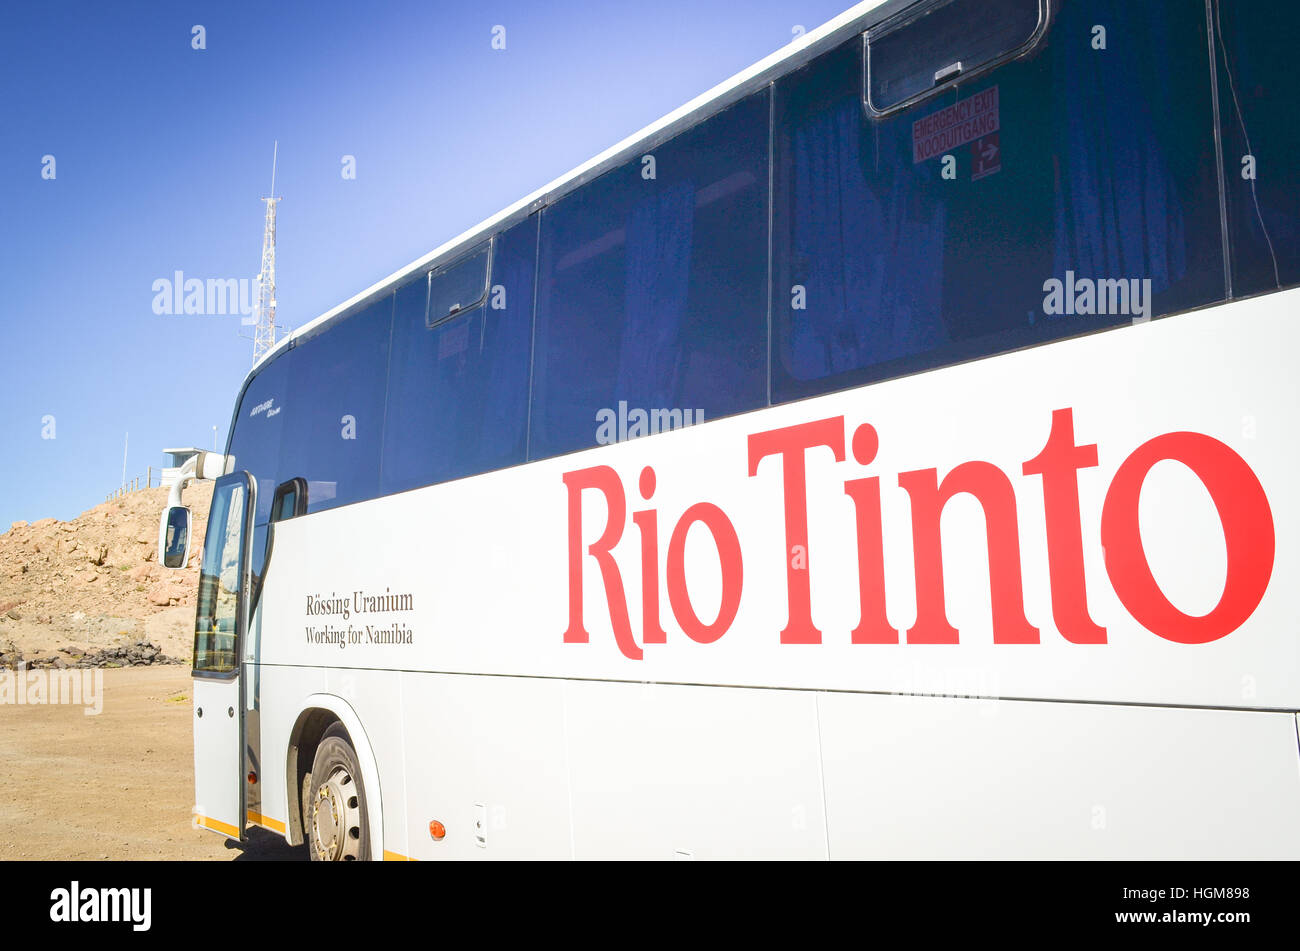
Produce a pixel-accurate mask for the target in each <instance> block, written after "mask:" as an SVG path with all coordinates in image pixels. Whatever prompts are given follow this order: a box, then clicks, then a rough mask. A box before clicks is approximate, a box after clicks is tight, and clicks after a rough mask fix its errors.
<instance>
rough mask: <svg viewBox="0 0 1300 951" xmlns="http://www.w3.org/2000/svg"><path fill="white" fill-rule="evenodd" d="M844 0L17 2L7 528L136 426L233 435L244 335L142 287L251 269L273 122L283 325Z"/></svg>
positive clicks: (3, 213) (5, 146) (108, 485)
mask: <svg viewBox="0 0 1300 951" xmlns="http://www.w3.org/2000/svg"><path fill="white" fill-rule="evenodd" d="M850 5H851V3H850V0H750V2H748V3H745V4H742V5H737V4H735V3H734V2H729V0H658V2H655V3H636V2H618V0H614V2H602V3H592V2H590V0H586V2H575V0H552V2H538V0H532V2H526V0H500V2H496V3H479V2H450V0H424V2H420V3H415V2H409V3H408V2H389V3H385V2H376V3H370V4H358V3H339V2H328V0H325V2H313V3H275V4H268V3H265V2H221V3H215V2H213V3H202V4H185V3H167V2H161V0H160V2H154V3H138V2H129V0H126V2H114V3H103V2H86V3H79V4H67V3H44V2H42V3H26V4H22V5H19V4H9V5H7V6H6V11H5V18H4V23H3V24H0V90H3V92H2V93H0V123H2V125H3V130H4V132H3V138H2V139H0V143H2V145H0V278H3V282H4V287H5V292H6V293H5V298H4V307H3V310H2V311H0V406H2V407H3V410H2V411H0V439H3V442H2V443H0V444H2V445H3V446H4V449H5V454H4V458H3V461H2V462H0V531H5V530H7V529H8V526H9V523H10V522H12V521H14V520H17V519H26V520H35V519H38V518H44V517H46V516H55V517H58V518H62V519H68V518H72V517H74V516H75V515H76V514H78V513H79V512H81V511H83V510H84V509H87V508H90V507H91V506H93V505H95V504H97V503H99V502H102V501H103V499H104V497H105V495H107V494H108V493H109V492H110V491H112V490H113V489H114V488H115V487H116V486H117V485H118V484H119V482H120V480H121V475H122V455H123V453H122V450H123V439H124V434H126V433H128V432H129V433H130V445H129V453H128V458H127V477H128V478H132V477H135V476H141V477H143V475H144V473H145V467H146V466H147V465H153V466H154V467H155V468H156V467H158V466H160V465H161V464H162V463H163V462H164V457H163V456H162V453H161V450H162V449H163V448H164V447H165V446H175V445H181V446H185V445H198V446H203V447H209V448H210V447H211V445H212V438H213V433H212V426H213V425H216V426H218V438H219V440H220V442H221V444H222V445H224V442H225V438H226V429H227V426H228V425H229V421H230V415H231V412H232V409H233V403H234V399H235V396H236V394H237V391H238V387H239V385H240V383H241V381H242V380H243V377H244V375H245V374H246V373H247V371H248V369H249V367H250V366H251V363H252V342H251V340H249V339H245V338H244V337H241V336H240V333H241V332H242V333H244V334H248V333H249V331H250V328H244V327H241V326H240V322H239V317H237V316H233V317H232V316H226V317H204V316H159V315H156V314H155V313H154V312H153V306H152V305H153V299H154V292H153V290H152V285H153V282H154V281H155V280H157V279H159V278H169V279H170V278H171V277H172V275H173V272H175V271H178V270H179V271H183V272H184V273H185V275H186V276H187V277H198V278H201V279H208V278H250V279H251V278H253V277H254V276H255V275H256V273H257V270H258V266H259V259H260V253H261V234H262V223H263V214H264V211H263V208H264V206H263V205H262V203H261V202H260V201H259V200H258V199H259V198H261V197H262V196H264V195H266V194H267V192H268V191H269V189H270V181H269V179H270V165H271V152H272V143H273V142H274V141H276V140H277V139H278V140H279V169H278V174H277V181H276V192H277V193H278V194H279V195H280V196H282V197H283V201H282V203H281V204H280V207H279V219H278V235H279V241H278V247H277V254H278V261H277V264H278V267H277V283H278V291H279V292H278V300H277V304H278V314H277V319H278V322H279V324H280V325H281V326H288V327H295V326H298V325H299V324H302V323H305V322H306V321H308V320H311V319H312V318H313V317H316V316H317V315H319V314H320V313H322V312H324V311H326V310H328V309H329V308H331V307H333V306H335V305H337V304H339V303H342V302H343V301H344V300H346V299H347V298H349V297H351V296H352V295H353V294H355V293H357V292H358V291H360V290H362V289H364V288H366V287H367V286H369V285H370V284H372V283H374V282H375V281H376V280H378V279H380V278H382V277H384V276H386V275H387V274H389V273H391V272H392V271H394V270H396V269H397V268H399V267H401V266H402V265H405V264H407V263H409V262H410V261H412V260H414V259H415V258H417V257H419V256H421V255H423V254H425V253H427V252H428V251H430V250H432V249H433V248H434V247H436V246H437V245H438V244H440V243H442V242H443V241H444V240H446V239H448V238H450V237H452V236H454V235H456V234H457V233H459V232H460V231H462V230H463V229H464V228H466V227H468V226H470V225H473V224H475V223H476V222H478V221H480V220H482V219H484V218H486V217H488V216H489V215H491V214H493V213H494V212H496V211H498V210H500V209H501V208H503V207H505V206H506V205H508V204H510V203H512V202H514V201H515V200H517V199H519V198H522V197H523V196H524V195H525V194H527V193H528V192H530V191H532V190H533V189H535V188H537V187H539V186H540V185H543V184H545V183H546V182H547V181H549V180H551V179H552V178H554V177H555V176H557V175H559V174H562V173H563V172H565V171H567V170H569V169H570V168H572V167H574V166H576V165H578V164H580V163H581V162H583V161H585V160H586V159H588V158H590V157H591V156H593V155H595V154H596V153H597V152H599V151H601V150H603V149H604V148H606V147H608V146H610V145H612V144H614V143H615V142H616V141H618V140H619V139H621V138H623V137H624V136H626V135H628V134H630V133H632V132H635V131H636V130H637V129H639V128H641V127H642V126H644V125H646V124H647V123H649V122H651V121H653V120H655V119H657V118H658V117H660V116H661V115H663V114H664V113H667V112H669V111H671V110H673V109H674V108H676V107H677V106H679V105H681V104H683V103H684V102H686V101H687V100H688V99H691V98H692V97H694V96H696V95H698V94H699V93H701V92H704V91H705V90H706V89H707V88H709V87H710V86H712V85H714V84H716V83H718V82H720V81H722V80H724V79H726V78H727V77H728V76H730V75H732V74H733V73H735V72H737V71H739V70H741V69H743V68H744V67H746V66H748V65H750V64H751V63H753V62H755V61H757V60H759V59H761V58H762V57H763V56H766V55H767V54H769V53H771V52H773V51H774V50H776V49H779V48H780V47H782V46H783V45H785V44H786V43H788V42H789V40H790V39H791V37H792V36H793V32H792V31H793V28H794V27H795V26H796V25H800V26H803V27H805V28H806V29H809V30H811V29H812V28H814V27H816V26H818V25H820V24H821V23H823V22H825V21H826V20H828V19H830V18H832V17H833V16H835V15H836V14H838V13H839V12H841V11H842V10H844V9H847V7H848V6H850ZM196 24H199V25H202V26H203V27H204V30H205V42H206V49H203V50H195V49H193V48H192V36H193V29H192V28H193V26H194V25H196ZM497 25H502V26H504V27H505V40H506V48H505V49H504V50H494V49H493V48H492V42H491V41H492V30H493V27H494V26H497ZM46 155H51V156H53V157H54V173H55V177H54V178H53V179H47V178H43V177H42V168H43V164H48V163H44V159H43V157H44V156H46ZM345 155H352V156H355V163H356V178H355V179H354V180H347V179H345V178H344V177H343V176H342V174H341V170H342V167H343V166H342V161H343V156H345ZM49 417H52V431H51V420H50V419H49ZM50 435H53V438H43V437H48V436H50Z"/></svg>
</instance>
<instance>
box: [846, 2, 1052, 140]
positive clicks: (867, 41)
mask: <svg viewBox="0 0 1300 951" xmlns="http://www.w3.org/2000/svg"><path fill="white" fill-rule="evenodd" d="M951 2H953V0H917V2H916V3H914V4H912V5H910V6H908V7H906V8H905V9H903V10H901V11H899V12H898V13H896V14H895V15H893V16H891V17H887V18H886V19H884V20H882V21H880V22H879V23H875V24H873V25H872V26H871V27H869V28H868V29H867V30H866V31H865V32H863V34H862V96H861V99H862V105H863V108H864V109H866V111H867V115H868V116H869V117H870V118H872V119H884V118H886V117H888V116H892V115H894V114H895V113H899V112H903V111H905V110H907V109H910V108H912V107H913V106H915V105H918V104H919V103H922V102H924V101H926V100H927V99H930V98H931V97H933V96H935V95H938V94H939V93H941V92H944V91H946V90H948V89H951V88H952V87H954V86H956V85H957V84H958V83H964V82H969V81H970V80H972V79H977V78H979V77H980V76H982V75H984V74H985V73H989V72H992V71H993V70H995V69H997V68H998V67H999V66H1002V65H1003V64H1004V63H1008V62H1010V61H1011V60H1013V59H1019V58H1020V57H1022V56H1025V55H1026V54H1028V53H1030V52H1032V51H1033V50H1034V49H1035V48H1036V47H1037V46H1038V45H1039V44H1040V43H1042V41H1043V38H1044V37H1045V36H1047V31H1048V27H1049V26H1050V24H1051V20H1052V12H1053V9H1052V0H1035V2H1036V3H1037V4H1038V26H1036V27H1035V28H1034V31H1033V33H1031V34H1030V35H1029V39H1027V40H1026V41H1025V42H1024V43H1022V44H1020V45H1019V46H1017V47H1014V48H1013V49H1010V50H1007V51H1006V52H1004V53H1001V54H1000V55H998V56H995V57H994V58H992V59H990V60H986V61H985V62H983V63H981V64H980V65H978V66H976V67H974V68H973V69H969V70H963V71H961V72H959V73H954V74H953V75H952V76H950V77H948V78H946V79H945V80H944V81H943V82H941V83H936V84H935V85H933V86H931V87H930V88H929V89H926V90H923V91H922V92H919V93H914V94H913V95H911V96H908V97H907V98H906V99H903V100H902V101H900V102H897V103H894V104H893V105H892V106H887V107H886V108H884V109H877V108H876V105H875V103H873V102H872V101H871V44H872V42H873V41H874V40H876V39H879V38H881V37H882V36H888V35H889V34H890V33H893V32H895V31H897V30H900V29H903V28H904V27H906V26H908V25H910V24H912V23H914V22H915V21H917V20H919V19H921V18H922V17H923V16H926V15H927V14H929V13H930V12H931V11H933V10H935V9H936V8H937V7H939V6H941V5H943V4H946V3H951ZM1058 2H1059V0H1058Z"/></svg>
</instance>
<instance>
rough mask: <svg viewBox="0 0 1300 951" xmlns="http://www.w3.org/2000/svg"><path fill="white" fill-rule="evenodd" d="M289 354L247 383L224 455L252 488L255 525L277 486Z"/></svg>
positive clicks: (267, 511) (263, 516) (263, 518)
mask: <svg viewBox="0 0 1300 951" xmlns="http://www.w3.org/2000/svg"><path fill="white" fill-rule="evenodd" d="M292 353H293V350H292V349H290V350H287V351H284V352H282V353H281V354H280V355H279V356H277V357H275V358H273V359H272V360H271V362H270V363H268V364H267V365H266V366H264V367H263V368H262V369H261V370H260V371H258V374H257V375H256V376H255V377H253V378H252V379H251V380H250V381H249V382H248V389H246V390H245V391H244V396H243V399H241V400H240V401H239V409H238V410H237V411H236V413H235V422H234V428H233V430H232V431H231V434H230V445H229V450H228V451H229V452H230V453H231V454H232V455H233V456H234V457H235V463H234V468H235V470H238V469H243V470H246V471H247V472H248V473H249V474H250V475H251V476H252V477H253V480H254V482H255V484H256V488H255V492H256V496H257V499H256V501H257V510H256V512H255V513H254V517H253V521H254V524H256V525H263V524H265V523H266V520H267V518H268V517H269V515H270V512H271V498H272V496H273V495H274V494H275V487H276V486H277V485H279V484H280V483H279V480H278V479H277V477H276V476H277V474H278V472H279V467H280V434H281V432H282V429H283V424H284V415H283V412H282V411H283V410H284V407H285V405H286V396H287V387H288V380H289V359H290V355H291V354H292ZM232 471H233V470H232Z"/></svg>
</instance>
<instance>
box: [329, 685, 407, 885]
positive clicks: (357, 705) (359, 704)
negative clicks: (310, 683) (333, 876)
mask: <svg viewBox="0 0 1300 951" xmlns="http://www.w3.org/2000/svg"><path fill="white" fill-rule="evenodd" d="M327 675H328V680H327V688H326V691H325V692H326V693H328V694H331V695H333V696H336V697H339V698H341V699H342V700H343V701H344V702H345V703H347V704H348V706H350V707H351V708H352V710H353V711H354V712H355V713H356V715H357V718H358V719H359V720H360V721H361V729H362V730H364V731H365V741H366V742H367V743H369V744H370V750H371V752H372V753H373V754H374V757H375V765H376V767H377V768H378V771H379V785H380V793H381V796H382V805H383V820H384V842H383V849H382V850H379V849H376V850H375V852H374V854H373V855H372V856H371V857H372V858H374V859H376V860H379V859H385V858H387V859H401V858H406V857H407V856H409V855H410V852H409V851H407V834H406V823H405V822H403V821H402V817H403V816H404V815H406V785H405V782H406V776H405V769H404V764H405V763H406V761H407V751H406V749H405V744H404V742H403V730H402V726H403V724H402V688H401V678H400V677H399V676H398V675H397V674H395V673H393V672H391V671H386V670H357V669H352V668H341V669H339V668H335V669H331V670H329V671H327ZM354 745H355V743H354ZM367 797H368V798H369V799H370V800H371V801H372V802H373V801H374V799H375V794H374V791H373V790H367Z"/></svg>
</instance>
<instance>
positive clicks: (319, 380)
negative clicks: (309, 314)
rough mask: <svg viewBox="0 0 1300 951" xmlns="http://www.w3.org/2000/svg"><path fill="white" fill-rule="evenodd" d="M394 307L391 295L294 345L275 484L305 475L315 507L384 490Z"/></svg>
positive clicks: (309, 504) (311, 509)
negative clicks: (386, 402)
mask: <svg viewBox="0 0 1300 951" xmlns="http://www.w3.org/2000/svg"><path fill="white" fill-rule="evenodd" d="M392 310H393V299H392V297H391V296H388V297H384V298H382V299H380V300H379V301H377V302H375V303H373V304H371V305H370V306H369V307H367V308H366V309H365V310H363V311H361V312H360V313H357V314H353V315H352V316H350V317H348V318H346V319H345V320H343V321H341V322H339V323H336V324H334V325H332V326H331V327H329V329H328V330H326V331H324V332H322V333H319V334H317V335H316V336H314V337H309V338H307V339H306V340H304V341H302V342H300V343H298V344H297V345H296V346H295V347H294V348H293V350H291V351H290V353H289V392H288V394H287V395H286V397H285V406H284V412H283V414H282V415H283V416H284V422H283V423H282V424H281V431H282V436H281V449H280V465H279V467H278V468H279V471H278V474H277V478H276V481H275V484H274V485H272V486H271V490H272V493H274V488H275V485H279V484H280V483H281V482H284V481H286V480H288V479H294V478H301V479H305V480H306V482H307V512H308V513H311V512H319V511H321V510H323V509H328V508H333V507H335V506H337V505H346V504H348V503H349V502H357V501H360V500H362V499H368V498H373V497H374V496H376V495H378V494H379V448H380V444H381V441H382V439H383V429H384V378H385V376H386V375H387V372H388V338H389V326H390V323H391V318H392ZM258 489H259V494H261V486H260V485H259V486H258ZM267 504H268V509H267V512H268V514H269V499H268V500H267ZM258 508H259V511H260V510H261V509H262V504H261V503H259V506H258Z"/></svg>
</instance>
